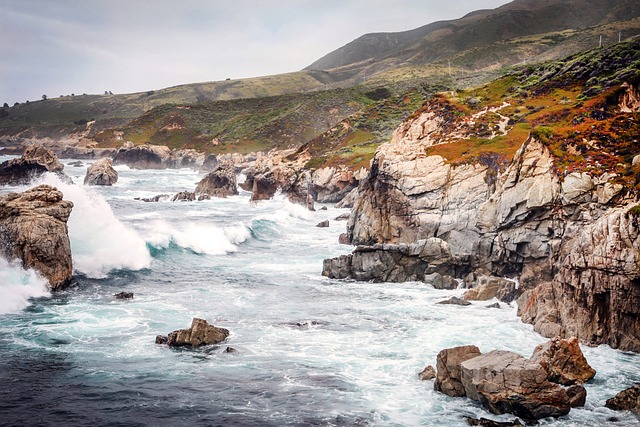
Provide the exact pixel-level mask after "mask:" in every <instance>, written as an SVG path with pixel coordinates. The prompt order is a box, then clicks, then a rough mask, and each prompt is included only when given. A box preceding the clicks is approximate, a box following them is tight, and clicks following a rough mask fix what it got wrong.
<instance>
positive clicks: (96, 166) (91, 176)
mask: <svg viewBox="0 0 640 427" xmlns="http://www.w3.org/2000/svg"><path fill="white" fill-rule="evenodd" d="M116 182H118V172H117V171H116V170H115V169H114V168H113V164H112V163H111V159H100V160H98V161H97V162H95V163H93V164H92V165H91V166H89V168H88V169H87V174H86V175H85V177H84V185H113V184H115V183H116Z"/></svg>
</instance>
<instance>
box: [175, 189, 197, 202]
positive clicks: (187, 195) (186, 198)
mask: <svg viewBox="0 0 640 427" xmlns="http://www.w3.org/2000/svg"><path fill="white" fill-rule="evenodd" d="M195 199H196V193H193V192H191V191H181V192H179V193H177V194H176V195H174V196H173V197H172V198H171V201H172V202H193V201H194V200H195Z"/></svg>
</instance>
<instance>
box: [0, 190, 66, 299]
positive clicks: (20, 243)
mask: <svg viewBox="0 0 640 427" xmlns="http://www.w3.org/2000/svg"><path fill="white" fill-rule="evenodd" d="M72 208H73V203H72V202H70V201H66V200H62V193H61V192H60V191H58V190H56V189H55V188H53V187H50V186H48V185H40V186H38V187H35V188H32V189H30V190H27V191H25V192H23V193H9V194H6V195H4V196H1V197H0V253H2V255H3V256H4V257H6V258H7V259H19V260H21V261H22V264H23V265H24V267H25V268H33V269H35V270H36V271H37V272H39V273H40V274H42V276H43V277H45V278H46V279H47V280H48V281H49V284H50V286H51V288H52V289H56V288H59V287H62V286H64V285H66V284H68V283H69V281H70V280H71V275H72V264H71V247H70V243H69V234H68V229H67V220H68V219H69V215H70V214H71V209H72Z"/></svg>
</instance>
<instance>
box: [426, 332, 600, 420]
mask: <svg viewBox="0 0 640 427" xmlns="http://www.w3.org/2000/svg"><path fill="white" fill-rule="evenodd" d="M437 368H438V370H437V373H436V381H435V385H434V387H435V389H436V391H440V392H442V393H444V394H447V395H448V396H452V397H462V396H466V397H468V398H470V399H473V400H477V401H479V402H480V403H482V405H483V406H484V407H485V408H486V409H487V410H489V411H490V412H492V413H494V414H504V413H513V414H515V415H518V416H520V417H522V418H525V419H528V420H535V419H540V418H546V417H559V416H562V415H566V414H568V413H569V411H570V410H571V408H572V407H579V406H582V405H584V402H585V399H586V390H585V388H584V387H582V386H581V385H572V386H571V387H570V388H568V389H565V388H564V387H562V385H560V384H559V383H562V384H576V383H581V382H584V381H586V380H588V379H591V378H593V375H595V371H593V369H592V368H591V367H590V366H589V364H588V363H587V362H586V360H585V359H584V356H583V354H582V351H581V350H580V347H579V346H578V344H577V340H576V339H575V338H572V339H570V340H561V339H554V340H552V341H550V342H549V343H546V344H542V345H540V346H538V347H537V348H536V349H535V350H534V352H533V355H532V357H531V358H530V359H526V358H524V357H522V356H521V355H519V354H516V353H513V352H510V351H501V350H494V351H491V352H489V353H486V354H481V353H480V351H479V350H478V348H477V347H475V346H462V347H454V348H449V349H445V350H442V351H441V352H440V353H439V354H438V358H437ZM559 372H560V373H559Z"/></svg>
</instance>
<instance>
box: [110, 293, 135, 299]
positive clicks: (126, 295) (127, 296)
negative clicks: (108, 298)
mask: <svg viewBox="0 0 640 427" xmlns="http://www.w3.org/2000/svg"><path fill="white" fill-rule="evenodd" d="M114 297H116V299H133V292H118V293H117V294H115V295H114Z"/></svg>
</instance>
